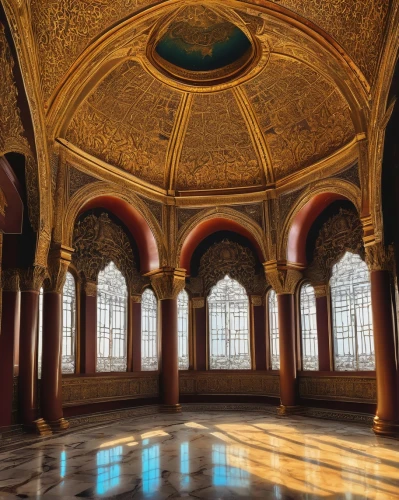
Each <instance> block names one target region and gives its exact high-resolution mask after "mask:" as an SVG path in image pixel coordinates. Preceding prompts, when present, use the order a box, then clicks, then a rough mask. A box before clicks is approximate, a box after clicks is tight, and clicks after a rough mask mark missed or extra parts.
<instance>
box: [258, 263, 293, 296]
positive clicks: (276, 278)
mask: <svg viewBox="0 0 399 500" xmlns="http://www.w3.org/2000/svg"><path fill="white" fill-rule="evenodd" d="M263 266H264V269H265V273H266V278H267V280H268V282H269V283H270V285H271V286H272V288H273V290H274V291H275V292H276V293H278V294H286V293H288V294H293V293H295V290H296V287H297V285H298V283H299V282H300V281H301V279H302V273H301V271H300V270H299V269H295V268H293V267H291V266H290V265H289V264H287V262H278V261H275V260H273V261H269V262H265V263H264V264H263Z"/></svg>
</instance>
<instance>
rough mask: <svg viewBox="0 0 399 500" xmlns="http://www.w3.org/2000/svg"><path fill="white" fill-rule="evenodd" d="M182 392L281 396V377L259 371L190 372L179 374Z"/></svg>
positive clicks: (189, 393)
mask: <svg viewBox="0 0 399 500" xmlns="http://www.w3.org/2000/svg"><path fill="white" fill-rule="evenodd" d="M179 383H180V394H182V395H197V394H198V395H199V394H201V395H202V394H203V395H205V394H220V395H222V394H248V395H253V394H256V395H258V396H274V397H279V396H280V378H279V376H278V375H269V374H265V373H259V372H249V373H243V372H241V371H240V372H239V373H231V372H229V373H220V372H205V373H204V372H189V373H180V374H179Z"/></svg>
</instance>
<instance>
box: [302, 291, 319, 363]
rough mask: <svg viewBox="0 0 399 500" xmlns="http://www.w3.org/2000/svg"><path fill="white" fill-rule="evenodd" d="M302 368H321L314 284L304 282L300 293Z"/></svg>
mask: <svg viewBox="0 0 399 500" xmlns="http://www.w3.org/2000/svg"><path fill="white" fill-rule="evenodd" d="M300 309H301V337H302V368H303V370H318V369H319V354H318V342H317V318H316V297H315V293H314V289H313V287H312V285H309V284H308V283H307V284H304V285H302V287H301V295H300Z"/></svg>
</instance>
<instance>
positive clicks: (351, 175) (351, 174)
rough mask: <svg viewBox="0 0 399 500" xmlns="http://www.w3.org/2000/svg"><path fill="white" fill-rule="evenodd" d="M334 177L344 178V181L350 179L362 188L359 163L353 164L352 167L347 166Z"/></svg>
mask: <svg viewBox="0 0 399 500" xmlns="http://www.w3.org/2000/svg"><path fill="white" fill-rule="evenodd" d="M333 177H335V178H337V179H342V180H344V181H349V182H351V183H352V184H354V185H355V186H357V187H358V188H360V177H359V165H358V164H356V165H353V166H352V167H349V168H346V169H345V170H342V171H341V172H338V173H337V174H335V175H334V176H333Z"/></svg>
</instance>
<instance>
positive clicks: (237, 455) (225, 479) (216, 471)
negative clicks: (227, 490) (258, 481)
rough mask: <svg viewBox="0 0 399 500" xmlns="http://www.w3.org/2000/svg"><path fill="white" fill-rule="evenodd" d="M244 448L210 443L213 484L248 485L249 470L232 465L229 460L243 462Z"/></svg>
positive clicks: (245, 456) (245, 455) (241, 486)
mask: <svg viewBox="0 0 399 500" xmlns="http://www.w3.org/2000/svg"><path fill="white" fill-rule="evenodd" d="M246 459H247V453H246V450H243V449H242V448H237V447H234V446H227V447H226V445H225V444H214V445H212V464H213V468H212V479H213V484H214V486H230V487H239V488H246V487H248V486H249V472H248V471H246V470H243V469H240V468H239V467H233V466H232V465H231V462H237V463H241V462H245V460H246Z"/></svg>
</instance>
